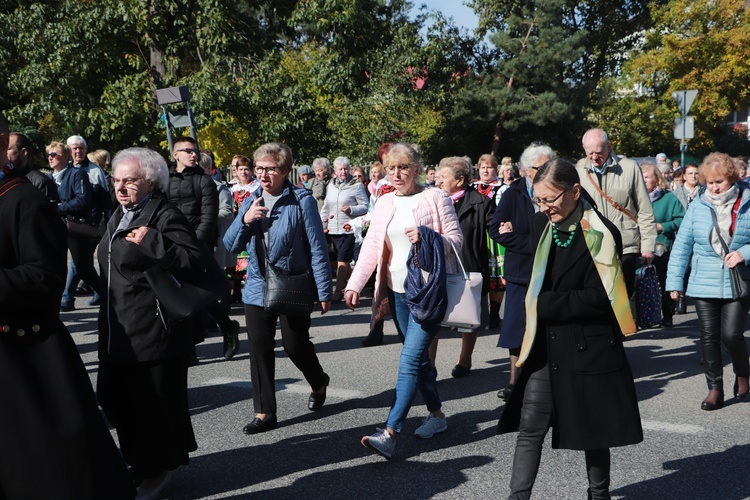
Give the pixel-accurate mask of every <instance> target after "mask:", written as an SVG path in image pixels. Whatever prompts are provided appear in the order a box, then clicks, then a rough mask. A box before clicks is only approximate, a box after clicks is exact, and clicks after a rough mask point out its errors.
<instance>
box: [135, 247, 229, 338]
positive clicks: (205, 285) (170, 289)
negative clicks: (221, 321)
mask: <svg viewBox="0 0 750 500" xmlns="http://www.w3.org/2000/svg"><path fill="white" fill-rule="evenodd" d="M200 246H201V263H202V270H201V271H200V272H197V273H193V274H191V275H190V277H189V278H185V279H177V278H176V277H175V276H174V275H173V274H172V273H170V272H169V271H167V270H165V269H164V268H162V267H159V266H153V267H151V268H149V269H148V270H146V271H145V272H144V274H145V275H146V280H148V282H149V284H150V285H151V288H153V290H154V293H155V294H156V298H157V300H158V303H157V307H158V309H159V313H160V314H161V316H162V318H164V319H165V325H166V326H172V325H173V324H175V323H178V322H180V321H182V320H184V319H186V318H189V317H190V316H193V315H195V314H198V313H200V312H202V311H204V310H205V309H206V307H207V306H208V305H209V304H211V303H212V302H214V301H216V300H218V299H219V298H221V297H222V296H224V295H225V294H227V293H229V288H230V285H229V279H227V276H226V274H224V270H223V269H221V267H219V264H218V263H217V262H216V260H215V259H214V257H213V255H211V252H210V251H209V250H208V248H207V247H206V245H205V244H203V243H202V242H201V243H200Z"/></svg>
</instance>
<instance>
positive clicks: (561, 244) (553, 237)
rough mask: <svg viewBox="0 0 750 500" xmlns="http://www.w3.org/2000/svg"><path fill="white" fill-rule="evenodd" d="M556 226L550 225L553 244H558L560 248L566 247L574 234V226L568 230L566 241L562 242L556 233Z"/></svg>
mask: <svg viewBox="0 0 750 500" xmlns="http://www.w3.org/2000/svg"><path fill="white" fill-rule="evenodd" d="M557 234H558V233H557V228H556V227H555V226H552V239H553V240H555V245H557V246H559V247H560V248H566V247H567V246H568V245H570V243H571V242H572V241H573V236H575V234H576V231H575V228H574V229H573V230H572V231H571V232H570V236H568V241H566V242H565V243H563V242H562V241H560V237H559V236H558V235H557Z"/></svg>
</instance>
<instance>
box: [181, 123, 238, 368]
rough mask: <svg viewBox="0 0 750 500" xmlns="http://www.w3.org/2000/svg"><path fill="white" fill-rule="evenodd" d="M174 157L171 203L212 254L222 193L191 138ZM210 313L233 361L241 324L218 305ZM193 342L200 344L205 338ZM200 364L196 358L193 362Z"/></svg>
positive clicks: (182, 144) (211, 307) (183, 142)
mask: <svg viewBox="0 0 750 500" xmlns="http://www.w3.org/2000/svg"><path fill="white" fill-rule="evenodd" d="M172 157H173V158H174V160H175V165H173V166H172V167H170V169H169V192H168V193H167V196H168V198H169V201H171V202H172V203H174V204H175V205H177V207H178V208H179V209H180V210H181V211H182V213H183V214H185V217H187V219H188V221H190V224H191V225H192V226H193V229H194V230H195V234H196V235H197V236H198V240H199V241H201V242H203V243H204V244H205V245H206V246H207V247H208V248H209V250H211V252H213V249H214V247H215V246H216V242H217V241H218V238H219V194H218V192H217V191H216V184H214V181H213V179H212V178H211V176H209V175H206V174H205V172H204V171H203V168H202V167H201V166H200V164H199V162H200V150H199V149H198V144H197V143H196V141H195V139H193V138H192V137H178V138H177V139H175V141H174V147H173V148H172ZM207 311H208V312H209V313H210V314H211V316H213V318H214V319H215V320H216V323H217V324H218V325H219V328H221V331H222V333H223V334H224V356H225V357H226V358H227V359H231V358H232V357H233V356H234V355H235V354H236V353H237V349H238V348H239V339H238V335H239V330H240V325H239V323H238V322H237V321H233V320H232V319H230V318H229V316H228V315H227V313H226V311H224V310H223V309H222V307H221V305H220V304H219V303H218V302H215V303H213V304H211V305H210V306H209V307H208V308H207ZM198 337H201V336H200V335H199V336H198ZM193 340H194V341H196V343H199V342H202V340H203V339H202V338H194V339H193ZM197 361H198V360H197V358H196V357H193V359H192V363H193V364H195V363H197Z"/></svg>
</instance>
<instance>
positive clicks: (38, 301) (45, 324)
mask: <svg viewBox="0 0 750 500" xmlns="http://www.w3.org/2000/svg"><path fill="white" fill-rule="evenodd" d="M4 127H5V122H4V118H3V116H2V115H0V443H2V445H1V446H0V498H3V499H6V498H7V499H11V498H34V499H36V498H66V499H67V498H70V499H73V498H75V499H100V498H112V499H120V498H122V499H124V498H133V496H134V494H135V489H134V488H133V485H132V483H131V482H130V478H129V477H128V473H127V469H126V468H125V464H124V463H123V461H122V458H121V457H120V454H119V453H118V451H117V447H116V446H115V443H114V440H113V439H112V436H111V435H110V433H109V430H108V429H107V426H106V425H105V423H104V419H102V417H101V413H100V412H99V408H98V407H97V404H96V398H95V397H94V391H93V390H92V388H91V381H90V380H89V376H88V373H86V368H85V367H84V366H83V362H82V361H81V358H80V356H79V354H78V350H77V349H76V345H75V343H74V342H73V339H72V338H71V337H70V334H69V333H68V330H67V329H66V328H65V325H64V324H63V323H62V321H60V316H59V307H60V296H61V295H62V289H63V284H64V283H65V268H66V258H67V251H68V250H67V247H66V245H65V240H66V238H65V226H64V224H63V223H62V221H61V220H60V218H59V217H58V216H57V215H56V207H55V205H54V204H52V203H50V202H49V201H48V200H47V199H46V198H45V197H44V195H43V194H42V193H41V192H40V191H39V190H38V189H37V188H35V187H34V186H33V185H32V184H31V182H29V180H28V179H26V177H24V176H23V174H24V172H21V171H19V170H20V165H13V164H11V163H9V162H8V161H7V159H6V149H7V145H8V135H7V132H8V131H7V129H5V128H4Z"/></svg>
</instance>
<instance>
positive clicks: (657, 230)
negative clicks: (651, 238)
mask: <svg viewBox="0 0 750 500" xmlns="http://www.w3.org/2000/svg"><path fill="white" fill-rule="evenodd" d="M663 231H664V227H663V226H662V225H661V224H660V223H658V222H657V223H656V232H657V233H661V232H663Z"/></svg>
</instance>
